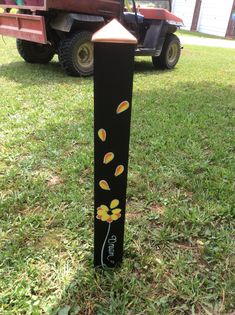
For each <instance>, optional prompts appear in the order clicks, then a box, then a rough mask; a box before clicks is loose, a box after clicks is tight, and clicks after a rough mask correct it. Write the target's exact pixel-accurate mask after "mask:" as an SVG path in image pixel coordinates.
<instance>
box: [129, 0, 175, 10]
mask: <svg viewBox="0 0 235 315" xmlns="http://www.w3.org/2000/svg"><path fill="white" fill-rule="evenodd" d="M131 1H132V0H131ZM157 2H158V3H159V2H165V3H166V4H168V6H167V5H166V7H163V6H160V5H159V6H157ZM135 3H136V7H138V5H140V7H145V8H148V7H149V8H163V9H166V10H168V11H170V12H171V7H172V6H171V0H135ZM148 3H149V5H148ZM151 3H152V5H151Z"/></svg>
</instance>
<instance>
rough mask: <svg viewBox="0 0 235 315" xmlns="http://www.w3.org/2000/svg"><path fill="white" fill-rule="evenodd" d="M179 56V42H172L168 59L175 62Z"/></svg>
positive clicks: (171, 62)
mask: <svg viewBox="0 0 235 315" xmlns="http://www.w3.org/2000/svg"><path fill="white" fill-rule="evenodd" d="M177 58H178V46H177V43H172V45H171V46H170V48H169V50H168V55H167V59H168V62H169V63H170V64H173V63H175V62H176V60H177Z"/></svg>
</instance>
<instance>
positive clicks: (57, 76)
mask: <svg viewBox="0 0 235 315" xmlns="http://www.w3.org/2000/svg"><path fill="white" fill-rule="evenodd" d="M0 77H5V78H6V79H8V80H10V81H13V82H16V83H19V84H21V85H22V86H32V85H50V84H55V83H67V84H68V83H69V82H76V81H79V80H81V78H76V77H70V76H68V75H66V74H65V73H64V72H63V70H62V69H61V67H60V65H59V63H58V62H56V61H52V62H50V63H48V64H46V65H40V64H29V63H26V62H24V61H18V62H12V63H9V64H3V65H0ZM32 77H33V80H32ZM82 80H83V83H89V82H90V81H91V80H92V78H91V77H90V78H82Z"/></svg>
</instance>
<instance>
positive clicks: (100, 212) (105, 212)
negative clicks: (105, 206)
mask: <svg viewBox="0 0 235 315" xmlns="http://www.w3.org/2000/svg"><path fill="white" fill-rule="evenodd" d="M97 214H98V215H99V216H103V215H105V214H107V211H105V210H98V211H97Z"/></svg>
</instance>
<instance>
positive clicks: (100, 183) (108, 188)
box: [99, 180, 110, 190]
mask: <svg viewBox="0 0 235 315" xmlns="http://www.w3.org/2000/svg"><path fill="white" fill-rule="evenodd" d="M99 185H100V188H102V189H103V190H110V187H109V184H108V183H107V182H106V180H101V181H100V182H99Z"/></svg>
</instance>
